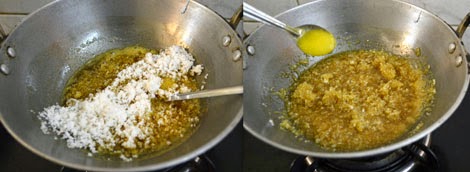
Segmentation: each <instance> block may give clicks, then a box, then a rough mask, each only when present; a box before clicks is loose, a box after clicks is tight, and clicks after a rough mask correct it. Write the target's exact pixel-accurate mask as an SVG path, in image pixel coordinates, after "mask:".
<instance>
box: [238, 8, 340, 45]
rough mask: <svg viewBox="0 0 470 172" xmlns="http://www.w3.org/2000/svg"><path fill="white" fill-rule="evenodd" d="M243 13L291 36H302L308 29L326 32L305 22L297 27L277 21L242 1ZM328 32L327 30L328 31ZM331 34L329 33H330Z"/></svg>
mask: <svg viewBox="0 0 470 172" xmlns="http://www.w3.org/2000/svg"><path fill="white" fill-rule="evenodd" d="M243 15H244V16H247V17H250V18H253V19H255V20H257V21H260V22H263V23H266V24H269V25H273V26H276V27H278V28H281V29H283V30H285V31H287V32H289V33H290V34H292V35H293V36H295V37H297V38H300V37H302V36H303V35H304V34H305V33H307V32H308V31H310V30H317V29H318V30H324V31H326V32H328V31H327V30H326V29H324V28H322V27H320V26H317V25H312V24H307V25H302V26H299V27H292V26H289V25H287V24H285V23H284V22H281V21H279V20H278V19H276V18H274V17H271V16H270V15H268V14H266V13H264V12H262V11H260V10H258V9H256V8H255V7H253V6H251V5H250V4H248V3H246V2H243ZM328 33H329V32H328ZM330 34H331V33H330Z"/></svg>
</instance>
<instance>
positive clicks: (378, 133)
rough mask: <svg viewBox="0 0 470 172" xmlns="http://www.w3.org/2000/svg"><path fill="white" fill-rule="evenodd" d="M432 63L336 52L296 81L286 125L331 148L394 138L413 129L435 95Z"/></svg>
mask: <svg viewBox="0 0 470 172" xmlns="http://www.w3.org/2000/svg"><path fill="white" fill-rule="evenodd" d="M429 76H430V74H429V66H427V65H426V66H425V65H423V64H421V63H419V62H418V61H417V60H412V59H410V58H406V57H399V56H396V55H392V54H390V53H387V52H383V51H376V50H357V51H347V52H343V53H339V54H336V55H333V56H331V57H329V58H327V59H325V60H323V61H321V62H319V63H317V64H315V65H314V66H312V67H311V68H309V69H307V70H306V71H304V72H303V73H302V74H301V75H300V76H299V78H298V80H297V81H296V82H295V83H294V84H293V85H292V86H291V88H290V89H291V92H290V95H289V100H288V102H286V106H287V111H288V114H287V118H286V120H284V121H283V122H282V123H281V127H283V128H284V129H288V130H290V131H292V132H294V133H295V134H297V135H301V136H304V137H305V138H307V139H309V140H312V141H314V142H315V143H317V144H319V145H320V146H321V147H323V148H325V149H328V150H332V151H357V150H364V149H370V148H375V147H379V146H382V145H385V144H388V143H391V142H393V141H394V140H396V139H397V138H399V137H400V136H402V135H403V134H404V133H405V132H407V131H408V130H410V129H412V127H413V126H415V124H416V123H417V121H418V119H419V118H420V116H421V114H423V113H424V111H425V110H426V109H427V108H428V107H429V106H430V104H431V102H432V99H433V97H434V94H435V86H434V81H433V79H429Z"/></svg>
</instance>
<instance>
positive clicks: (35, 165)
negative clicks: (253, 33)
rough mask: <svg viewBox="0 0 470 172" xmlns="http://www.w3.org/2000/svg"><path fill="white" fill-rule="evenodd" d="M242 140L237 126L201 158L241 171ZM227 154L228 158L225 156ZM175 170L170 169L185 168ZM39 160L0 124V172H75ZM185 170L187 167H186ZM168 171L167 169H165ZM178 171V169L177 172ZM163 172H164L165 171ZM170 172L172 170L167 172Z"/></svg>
mask: <svg viewBox="0 0 470 172" xmlns="http://www.w3.org/2000/svg"><path fill="white" fill-rule="evenodd" d="M242 140H243V127H242V125H241V122H240V124H239V125H238V126H237V127H236V128H235V129H234V130H233V131H232V133H230V134H229V135H228V136H227V137H226V138H225V139H224V140H222V142H220V143H219V144H218V145H216V146H215V147H214V148H212V149H211V150H209V151H208V152H206V153H205V155H203V157H204V158H205V157H207V158H208V159H209V160H210V161H211V162H212V163H213V164H214V166H215V170H216V171H223V172H240V171H242ZM227 155H230V156H227ZM182 166H183V167H175V168H173V169H183V170H184V169H185V167H184V164H183V165H182ZM63 168H64V167H63V166H61V165H58V164H55V163H52V162H49V161H48V160H46V159H44V158H41V157H39V156H37V155H35V154H33V153H32V152H31V151H29V150H27V149H26V148H25V147H23V146H22V145H20V144H19V143H18V142H17V141H16V140H14V139H13V138H12V137H11V136H10V134H8V132H7V131H6V130H5V128H3V126H2V125H0V171H2V172H17V171H18V172H20V171H47V172H61V171H76V170H71V169H68V168H65V169H63ZM186 169H188V168H186ZM165 170H168V169H165ZM177 171H181V170H177ZM165 172H167V171H165ZM168 172H173V171H171V170H170V171H168Z"/></svg>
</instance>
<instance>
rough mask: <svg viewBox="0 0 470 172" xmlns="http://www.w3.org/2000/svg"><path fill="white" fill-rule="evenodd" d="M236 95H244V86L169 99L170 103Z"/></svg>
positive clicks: (190, 93) (197, 92)
mask: <svg viewBox="0 0 470 172" xmlns="http://www.w3.org/2000/svg"><path fill="white" fill-rule="evenodd" d="M234 94H243V86H241V85H240V86H234V87H226V88H217V89H207V90H202V91H196V92H189V93H184V94H178V95H174V96H171V97H170V98H169V99H168V101H175V100H187V99H198V98H208V97H217V96H226V95H234Z"/></svg>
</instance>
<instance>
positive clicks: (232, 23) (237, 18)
mask: <svg viewBox="0 0 470 172" xmlns="http://www.w3.org/2000/svg"><path fill="white" fill-rule="evenodd" d="M242 12H243V6H240V7H239V8H238V9H237V11H235V14H233V16H232V18H230V21H229V22H228V24H230V26H232V28H233V29H237V26H238V24H239V23H240V20H241V19H242V17H243V16H242V14H243V13H242Z"/></svg>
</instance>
